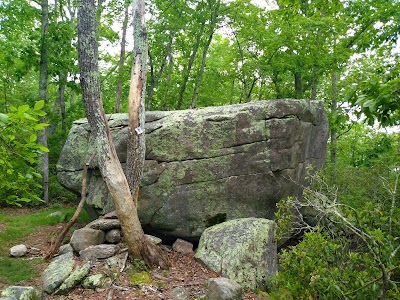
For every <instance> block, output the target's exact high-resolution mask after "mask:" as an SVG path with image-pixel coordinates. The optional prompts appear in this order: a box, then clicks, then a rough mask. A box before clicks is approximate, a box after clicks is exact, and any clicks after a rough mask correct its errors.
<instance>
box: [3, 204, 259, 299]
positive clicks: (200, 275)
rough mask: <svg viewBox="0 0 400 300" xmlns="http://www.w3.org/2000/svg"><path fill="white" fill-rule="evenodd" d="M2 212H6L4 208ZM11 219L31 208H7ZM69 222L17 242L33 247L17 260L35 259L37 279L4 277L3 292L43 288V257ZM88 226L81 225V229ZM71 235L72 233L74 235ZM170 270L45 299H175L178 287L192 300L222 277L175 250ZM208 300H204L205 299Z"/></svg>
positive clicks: (126, 274) (249, 295) (120, 278)
mask: <svg viewBox="0 0 400 300" xmlns="http://www.w3.org/2000/svg"><path fill="white" fill-rule="evenodd" d="M2 213H4V210H3V209H2ZM5 213H6V214H7V215H9V216H14V215H15V216H20V215H21V214H22V215H23V214H29V213H31V210H29V209H16V208H12V209H7V210H6V212H5ZM64 225H65V223H57V224H54V225H45V226H38V227H36V228H35V230H34V232H32V233H31V234H29V235H27V236H25V237H23V238H21V239H20V240H19V241H18V242H17V243H22V244H25V245H26V246H27V247H28V248H31V249H32V248H33V249H34V250H33V251H32V250H31V251H30V253H28V255H27V256H25V257H23V258H14V259H19V260H35V261H36V263H35V264H34V268H35V270H36V274H37V276H34V278H32V279H30V280H25V281H21V282H18V283H13V284H10V283H7V284H6V283H4V282H1V278H0V291H1V290H3V289H5V288H6V287H7V286H9V285H22V286H34V287H36V288H38V289H41V287H42V280H41V273H42V272H43V270H45V268H46V267H47V265H48V263H47V262H45V261H44V260H43V259H42V257H43V256H44V254H45V252H46V251H47V250H48V249H49V247H50V242H51V239H52V237H54V236H55V235H56V234H57V233H58V232H59V231H60V229H61V228H62V227H63V226H64ZM80 226H81V227H82V226H84V224H78V226H77V227H80ZM5 227H6V224H4V223H1V222H0V233H1V231H3V230H4V228H5ZM70 234H71V233H70ZM168 260H169V264H170V267H169V270H167V271H163V270H159V269H152V270H148V273H149V274H150V275H151V282H150V283H149V284H143V285H140V286H132V284H131V283H130V280H129V277H130V274H129V272H122V273H120V274H119V276H118V277H117V278H116V279H115V280H114V282H113V285H111V286H109V287H106V288H102V289H96V290H90V289H83V288H82V287H80V286H78V287H77V288H75V289H74V290H72V291H71V292H70V293H69V294H68V295H65V296H55V295H47V294H45V293H44V295H43V299H44V300H50V299H60V300H61V299H63V300H64V299H65V300H67V299H68V300H78V299H86V300H99V299H101V300H112V299H114V300H116V299H121V300H122V299H140V300H142V299H150V300H152V299H154V300H155V299H165V300H169V299H174V298H172V297H171V291H172V290H173V289H175V288H177V287H183V288H184V289H185V290H187V291H188V292H189V293H190V299H199V298H200V297H201V296H203V295H205V294H206V292H207V281H208V279H209V278H214V277H218V276H219V275H218V274H217V273H214V272H212V271H209V270H207V269H206V268H204V267H203V266H202V265H201V264H200V263H199V262H197V261H196V260H195V259H194V255H183V254H181V253H177V252H175V251H170V252H169V253H168ZM102 265H103V264H102V262H97V263H95V264H94V266H93V267H92V270H91V272H93V271H99V269H101V268H102ZM126 267H127V268H126V269H129V268H131V267H132V264H131V262H130V260H128V261H127V263H126ZM203 299H204V298H203ZM262 299H264V300H265V299H266V297H263V296H261V295H258V294H255V293H253V292H250V291H248V292H246V293H244V295H243V300H262ZM210 300H212V299H210Z"/></svg>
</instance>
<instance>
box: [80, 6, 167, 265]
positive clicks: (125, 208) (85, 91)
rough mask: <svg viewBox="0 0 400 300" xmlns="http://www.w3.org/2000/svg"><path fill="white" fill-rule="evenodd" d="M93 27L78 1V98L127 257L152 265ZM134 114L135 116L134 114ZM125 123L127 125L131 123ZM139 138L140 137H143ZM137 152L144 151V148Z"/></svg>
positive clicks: (90, 13) (92, 13) (92, 9)
mask: <svg viewBox="0 0 400 300" xmlns="http://www.w3.org/2000/svg"><path fill="white" fill-rule="evenodd" d="M96 25H97V22H96V6H95V0H78V59H79V66H80V75H81V77H80V79H81V86H82V97H83V100H84V104H85V110H86V116H87V118H88V122H89V125H90V129H91V138H92V139H93V144H94V145H95V147H96V150H97V159H98V164H99V169H100V172H101V175H102V177H103V179H104V181H105V183H106V185H107V188H108V191H109V192H110V195H111V198H112V201H113V204H114V208H115V209H116V212H117V215H118V218H119V220H120V222H121V229H122V232H123V235H124V241H125V243H126V245H127V247H128V251H129V254H130V255H131V257H132V258H143V259H144V260H145V261H146V263H148V264H153V263H154V260H153V261H152V260H150V259H148V257H147V256H144V255H143V253H144V254H147V252H148V251H147V249H148V248H149V246H148V244H149V243H148V242H146V241H147V240H145V239H144V233H143V230H142V227H141V224H140V221H139V217H138V214H137V207H136V206H135V204H134V201H133V199H132V194H131V190H130V188H129V184H128V181H127V179H126V177H125V174H124V172H123V170H122V167H121V163H120V162H119V160H118V156H117V153H116V151H115V147H114V144H113V141H112V137H111V133H110V128H109V126H108V122H107V118H106V117H105V114H104V109H103V105H102V101H101V90H100V76H99V70H98V48H97V35H96ZM142 55H144V56H145V55H146V54H143V53H139V54H138V53H137V55H136V59H135V65H134V66H133V70H137V68H141V66H142ZM138 62H139V63H138ZM139 71H140V69H139ZM140 75H142V74H141V73H140V74H139V73H132V78H133V79H134V78H135V76H136V77H138V76H140ZM142 76H143V75H142ZM142 79H143V78H142ZM143 83H144V81H142V82H141V81H140V80H139V81H137V82H133V81H131V91H132V90H135V88H134V87H139V86H140V84H143ZM142 88H143V86H142ZM136 93H137V91H136ZM140 95H141V94H139V96H140ZM130 98H131V97H130ZM143 113H144V112H143ZM137 114H139V113H138V112H137ZM138 117H139V115H138ZM134 121H135V120H134ZM136 121H139V123H138V124H134V126H137V125H141V126H144V123H140V121H141V120H138V119H136ZM143 122H144V120H143ZM129 123H130V125H131V120H130V122H129ZM137 127H138V126H137ZM137 127H135V128H137ZM131 134H132V136H134V137H138V135H135V133H131ZM141 135H142V136H143V134H141ZM139 136H140V135H139ZM143 142H144V140H143ZM141 150H142V151H143V150H144V145H143V148H141ZM143 157H144V153H143ZM135 168H140V166H138V165H137V166H135ZM139 173H141V171H140V172H139ZM146 251H147V252H146ZM157 254H158V253H157ZM157 258H158V257H157ZM156 263H159V265H160V266H161V267H163V268H165V267H166V266H167V265H166V263H165V260H162V259H159V260H158V261H157V262H156Z"/></svg>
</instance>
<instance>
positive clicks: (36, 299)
mask: <svg viewBox="0 0 400 300" xmlns="http://www.w3.org/2000/svg"><path fill="white" fill-rule="evenodd" d="M0 299H2V300H3V299H4V300H41V299H42V293H41V292H40V291H39V290H37V289H35V288H34V287H31V286H9V287H8V288H6V289H5V290H4V291H3V292H1V294H0Z"/></svg>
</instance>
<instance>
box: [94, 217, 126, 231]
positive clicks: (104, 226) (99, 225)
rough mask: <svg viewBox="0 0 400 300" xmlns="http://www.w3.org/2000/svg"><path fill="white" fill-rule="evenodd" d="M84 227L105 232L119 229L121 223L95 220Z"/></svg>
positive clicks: (111, 220) (115, 220)
mask: <svg viewBox="0 0 400 300" xmlns="http://www.w3.org/2000/svg"><path fill="white" fill-rule="evenodd" d="M86 227H88V228H93V229H98V230H104V231H107V230H110V229H115V228H117V229H119V228H121V223H120V222H119V220H118V219H97V220H94V221H93V222H91V223H89V224H87V225H86Z"/></svg>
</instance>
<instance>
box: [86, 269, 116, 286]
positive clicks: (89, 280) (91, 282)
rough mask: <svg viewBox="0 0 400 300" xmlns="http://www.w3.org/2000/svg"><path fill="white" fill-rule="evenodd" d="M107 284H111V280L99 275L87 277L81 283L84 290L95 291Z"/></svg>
mask: <svg viewBox="0 0 400 300" xmlns="http://www.w3.org/2000/svg"><path fill="white" fill-rule="evenodd" d="M109 284H111V279H110V278H108V277H107V276H106V275H104V274H101V273H100V274H94V275H91V276H88V277H86V278H85V279H84V280H83V281H82V286H83V287H84V288H85V289H97V288H101V287H104V286H107V285H109Z"/></svg>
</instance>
